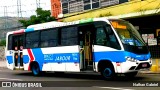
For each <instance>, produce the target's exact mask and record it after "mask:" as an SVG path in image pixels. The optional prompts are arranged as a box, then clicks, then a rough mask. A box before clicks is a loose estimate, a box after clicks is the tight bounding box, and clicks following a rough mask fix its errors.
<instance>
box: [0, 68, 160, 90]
mask: <svg viewBox="0 0 160 90" xmlns="http://www.w3.org/2000/svg"><path fill="white" fill-rule="evenodd" d="M0 81H1V82H0V83H2V81H3V82H10V81H11V82H12V85H13V86H14V88H8V87H5V88H0V90H10V89H11V90H22V89H23V90H46V89H52V90H53V89H54V90H151V89H153V90H160V74H142V73H139V74H138V75H137V77H135V78H131V79H127V78H125V77H124V76H123V75H122V76H118V77H117V78H116V79H114V80H108V81H106V80H103V79H102V78H101V76H100V75H99V74H93V73H89V74H88V73H64V74H60V73H53V72H47V73H45V74H44V75H42V76H38V77H35V76H33V75H32V73H31V72H29V71H20V70H18V71H12V70H8V69H6V68H0ZM26 81H27V82H26ZM158 81H159V82H158ZM13 83H16V84H17V83H23V84H26V83H27V85H28V83H38V84H37V85H39V86H42V88H40V87H38V88H17V87H16V84H13ZM146 83H149V84H150V83H155V85H156V83H158V84H159V85H158V86H159V87H155V86H154V87H147V86H143V87H140V84H141V85H144V84H145V85H146ZM40 84H41V85H40ZM133 84H134V85H135V84H137V85H139V86H137V87H136V86H133ZM23 87H24V86H23Z"/></svg>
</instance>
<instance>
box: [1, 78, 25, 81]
mask: <svg viewBox="0 0 160 90" xmlns="http://www.w3.org/2000/svg"><path fill="white" fill-rule="evenodd" d="M0 80H12V81H23V80H22V79H12V78H0Z"/></svg>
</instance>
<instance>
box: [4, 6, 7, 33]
mask: <svg viewBox="0 0 160 90" xmlns="http://www.w3.org/2000/svg"><path fill="white" fill-rule="evenodd" d="M7 17H8V16H7V6H4V19H5V23H4V29H5V30H6V29H7Z"/></svg>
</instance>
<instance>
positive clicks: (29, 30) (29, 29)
mask: <svg viewBox="0 0 160 90" xmlns="http://www.w3.org/2000/svg"><path fill="white" fill-rule="evenodd" d="M32 31H34V28H27V29H25V32H32Z"/></svg>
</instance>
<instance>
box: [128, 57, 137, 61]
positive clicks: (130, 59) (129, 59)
mask: <svg viewBox="0 0 160 90" xmlns="http://www.w3.org/2000/svg"><path fill="white" fill-rule="evenodd" d="M125 58H126V61H131V62H136V61H137V60H136V59H135V58H131V57H125Z"/></svg>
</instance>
